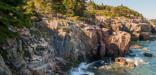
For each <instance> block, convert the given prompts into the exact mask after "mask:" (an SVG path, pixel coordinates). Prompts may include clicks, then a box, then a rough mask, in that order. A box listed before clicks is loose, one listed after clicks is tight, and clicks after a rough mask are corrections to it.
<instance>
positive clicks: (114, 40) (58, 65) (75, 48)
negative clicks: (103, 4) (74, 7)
mask: <svg viewBox="0 0 156 75" xmlns="http://www.w3.org/2000/svg"><path fill="white" fill-rule="evenodd" d="M33 26H34V27H32V28H30V29H27V28H22V29H17V31H18V32H20V38H15V39H9V40H8V42H7V43H6V44H3V45H1V47H0V49H1V55H0V60H1V61H0V63H1V64H0V65H1V66H0V74H2V75H55V74H59V75H64V74H65V71H66V70H67V69H68V68H69V67H70V66H71V65H74V64H76V63H79V62H80V61H93V60H97V59H101V58H104V57H118V56H124V54H125V53H126V52H127V51H128V48H129V43H130V41H131V37H132V39H140V38H141V37H142V36H143V35H144V33H149V34H152V33H151V30H152V27H151V26H150V25H149V23H147V22H146V23H145V22H142V20H139V21H138V20H137V19H121V18H118V19H106V18H102V17H100V18H98V22H97V23H96V24H88V23H85V22H82V21H78V22H74V21H70V20H51V21H48V20H42V21H38V22H34V25H33ZM107 27H108V28H107ZM147 27H148V28H147ZM145 37H146V36H145ZM143 38H144V37H143Z"/></svg>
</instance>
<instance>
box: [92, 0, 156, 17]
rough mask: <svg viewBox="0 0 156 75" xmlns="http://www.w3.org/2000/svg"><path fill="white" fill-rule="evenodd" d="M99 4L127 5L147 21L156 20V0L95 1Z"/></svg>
mask: <svg viewBox="0 0 156 75" xmlns="http://www.w3.org/2000/svg"><path fill="white" fill-rule="evenodd" d="M94 2H96V3H98V4H102V3H103V4H106V5H113V6H117V5H121V4H123V5H125V6H128V7H129V8H131V9H134V10H136V11H138V12H140V13H141V14H143V15H144V17H146V18H147V19H152V18H156V0H94Z"/></svg>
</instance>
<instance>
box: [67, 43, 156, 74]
mask: <svg viewBox="0 0 156 75" xmlns="http://www.w3.org/2000/svg"><path fill="white" fill-rule="evenodd" d="M138 43H139V44H140V45H141V46H142V47H143V48H147V49H149V50H150V52H151V53H152V54H153V57H145V56H144V55H143V53H144V51H143V50H142V49H131V50H132V51H133V54H135V56H134V57H129V56H126V57H125V58H126V59H129V58H130V59H133V60H134V61H143V62H145V63H144V64H139V65H138V66H136V67H135V68H134V69H125V70H121V69H117V70H115V71H114V70H113V71H110V70H102V71H101V70H100V71H99V70H97V69H98V67H99V63H100V65H101V66H102V64H103V63H104V62H105V61H104V60H99V61H95V62H93V63H85V62H82V63H81V64H80V65H79V66H78V67H75V68H72V69H71V71H70V73H69V75H156V41H139V42H138ZM110 63H111V62H109V63H108V64H110Z"/></svg>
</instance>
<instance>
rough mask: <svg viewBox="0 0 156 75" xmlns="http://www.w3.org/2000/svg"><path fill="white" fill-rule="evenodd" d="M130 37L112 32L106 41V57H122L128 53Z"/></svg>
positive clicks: (126, 34)
mask: <svg viewBox="0 0 156 75" xmlns="http://www.w3.org/2000/svg"><path fill="white" fill-rule="evenodd" d="M130 39H131V35H130V34H129V33H127V32H122V31H118V32H114V34H113V35H111V36H109V37H108V39H107V41H106V48H107V55H108V56H109V55H110V56H115V57H117V56H124V54H125V53H126V52H127V51H128V48H129V43H130Z"/></svg>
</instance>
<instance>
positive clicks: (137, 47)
mask: <svg viewBox="0 0 156 75" xmlns="http://www.w3.org/2000/svg"><path fill="white" fill-rule="evenodd" d="M139 48H142V46H140V45H138V44H134V45H131V46H130V49H139Z"/></svg>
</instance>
